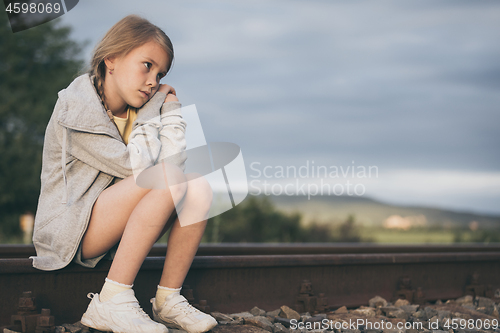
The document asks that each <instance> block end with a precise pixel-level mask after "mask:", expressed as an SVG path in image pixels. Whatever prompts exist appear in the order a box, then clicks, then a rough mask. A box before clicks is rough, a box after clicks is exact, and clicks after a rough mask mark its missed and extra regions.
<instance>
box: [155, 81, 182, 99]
mask: <svg viewBox="0 0 500 333" xmlns="http://www.w3.org/2000/svg"><path fill="white" fill-rule="evenodd" d="M158 91H161V92H162V93H164V94H167V97H165V101H164V103H166V102H178V101H179V99H178V98H177V96H176V94H177V93H176V92H175V89H174V87H172V86H169V85H168V84H160V88H159V89H158Z"/></svg>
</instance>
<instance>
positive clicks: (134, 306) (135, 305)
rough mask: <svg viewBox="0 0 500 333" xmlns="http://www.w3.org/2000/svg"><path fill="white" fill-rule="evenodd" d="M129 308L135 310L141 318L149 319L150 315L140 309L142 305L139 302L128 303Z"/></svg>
mask: <svg viewBox="0 0 500 333" xmlns="http://www.w3.org/2000/svg"><path fill="white" fill-rule="evenodd" d="M127 306H128V307H129V308H131V309H132V310H134V312H135V313H137V314H138V315H140V316H141V317H144V318H146V317H147V318H149V316H148V314H147V313H146V312H144V310H143V309H142V308H141V307H140V305H139V303H138V302H137V301H133V302H130V303H127Z"/></svg>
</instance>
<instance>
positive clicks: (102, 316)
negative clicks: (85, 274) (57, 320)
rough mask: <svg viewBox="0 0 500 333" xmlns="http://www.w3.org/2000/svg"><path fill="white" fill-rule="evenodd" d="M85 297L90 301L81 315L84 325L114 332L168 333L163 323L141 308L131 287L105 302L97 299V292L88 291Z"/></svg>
mask: <svg viewBox="0 0 500 333" xmlns="http://www.w3.org/2000/svg"><path fill="white" fill-rule="evenodd" d="M87 297H88V298H90V299H92V301H91V302H90V304H89V307H88V308H87V311H86V312H85V313H84V314H83V316H82V320H81V323H82V324H83V325H85V326H88V327H91V328H94V329H97V330H99V331H113V332H114V333H138V332H139V333H168V329H167V328H166V327H165V326H164V325H162V324H159V323H156V322H154V321H152V320H151V318H149V316H148V315H147V314H146V313H145V312H144V311H143V310H142V309H141V307H140V306H139V302H138V301H137V299H136V298H135V296H134V291H133V290H132V289H129V290H125V291H123V292H121V293H119V294H117V295H115V296H113V298H111V299H110V300H108V301H106V302H101V301H100V300H99V294H93V293H89V294H88V295H87Z"/></svg>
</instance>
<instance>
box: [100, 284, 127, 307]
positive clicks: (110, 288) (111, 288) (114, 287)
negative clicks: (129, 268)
mask: <svg viewBox="0 0 500 333" xmlns="http://www.w3.org/2000/svg"><path fill="white" fill-rule="evenodd" d="M105 281H106V282H104V285H103V286H102V290H101V293H100V294H99V300H100V301H101V302H107V301H109V300H110V299H112V298H113V296H115V295H118V294H119V293H121V292H122V291H125V290H128V289H132V286H133V285H127V284H123V283H119V282H116V281H113V280H111V279H108V278H106V280H105Z"/></svg>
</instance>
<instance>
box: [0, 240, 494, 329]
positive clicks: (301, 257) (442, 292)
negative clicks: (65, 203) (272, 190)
mask: <svg viewBox="0 0 500 333" xmlns="http://www.w3.org/2000/svg"><path fill="white" fill-rule="evenodd" d="M11 249H12V251H9V247H7V246H0V258H3V259H0V294H1V296H2V297H0V326H1V325H6V324H8V323H9V321H10V316H11V315H12V314H14V313H15V311H16V304H17V303H16V302H17V300H18V299H19V297H20V295H21V293H22V292H24V291H28V290H29V291H32V293H33V295H34V296H35V297H36V299H37V305H38V307H39V308H40V309H41V308H47V309H51V314H52V315H54V316H55V319H56V322H57V323H61V322H74V321H77V320H79V319H80V316H81V314H82V313H83V312H84V311H85V309H86V306H87V305H88V299H87V298H86V297H85V295H86V294H87V293H88V292H90V291H93V292H98V291H99V289H100V287H101V286H102V283H103V281H104V278H105V276H106V274H107V271H108V269H109V266H110V262H107V261H103V262H101V263H100V264H99V265H98V267H96V268H95V269H86V268H83V267H80V266H77V265H70V266H69V267H67V268H65V269H63V270H59V271H54V272H43V271H39V270H36V269H34V268H33V267H32V266H31V260H30V259H27V256H29V255H32V254H33V252H30V251H34V250H33V248H32V247H30V246H14V247H12V248H11ZM165 252H166V247H165V246H155V247H154V248H153V250H152V251H151V253H150V257H148V258H147V259H146V260H145V262H144V264H143V266H142V268H141V270H140V272H139V275H138V277H137V279H136V282H135V287H134V289H135V291H136V294H137V297H138V299H139V301H140V303H141V304H142V305H143V306H144V307H145V310H146V311H147V312H150V309H149V307H148V305H149V298H150V297H152V296H153V295H154V292H155V288H156V285H157V283H158V280H159V277H160V275H161V270H162V268H163V258H162V257H161V256H162V255H164V254H165ZM16 257H17V258H16ZM498 276H500V244H499V245H496V244H494V245H482V244H465V245H453V246H447V245H430V246H426V245H425V246H424V245H412V246H406V245H370V244H218V245H205V244H202V246H200V249H199V251H198V253H197V256H196V257H195V259H194V261H193V264H192V266H191V269H190V271H189V273H188V276H187V278H186V281H185V283H186V285H189V286H190V287H189V289H191V290H192V295H193V296H192V297H193V298H194V302H197V303H200V304H208V306H210V309H211V311H221V312H225V313H234V312H239V311H245V310H249V309H251V308H252V307H253V306H259V307H260V308H263V309H265V310H274V309H276V308H278V307H279V306H281V305H284V304H285V305H288V306H291V307H296V308H297V307H300V306H301V304H300V302H301V299H300V297H299V292H300V289H301V285H302V286H303V281H304V280H307V281H309V282H310V286H311V288H312V290H311V294H312V295H314V296H311V297H319V294H324V295H322V296H321V302H323V303H324V304H326V305H325V307H326V308H330V309H334V308H337V307H339V306H342V305H346V306H348V307H355V306H359V305H366V304H367V303H368V300H369V299H370V298H371V297H373V296H375V295H380V296H382V297H384V298H386V299H394V298H396V297H402V296H403V297H406V298H408V297H413V298H414V301H415V300H417V301H421V302H423V301H435V300H437V299H448V298H456V297H460V296H462V295H463V294H464V293H465V292H466V291H468V292H470V291H472V292H474V291H476V292H477V291H482V292H483V293H488V292H490V293H491V292H492V290H495V289H496V288H499V287H500V281H499V280H498V278H497V277H498ZM419 288H420V289H419ZM185 289H188V288H187V287H185ZM417 291H418V292H417ZM419 297H420V298H419ZM68 300H69V301H68ZM205 306H206V305H205Z"/></svg>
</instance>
